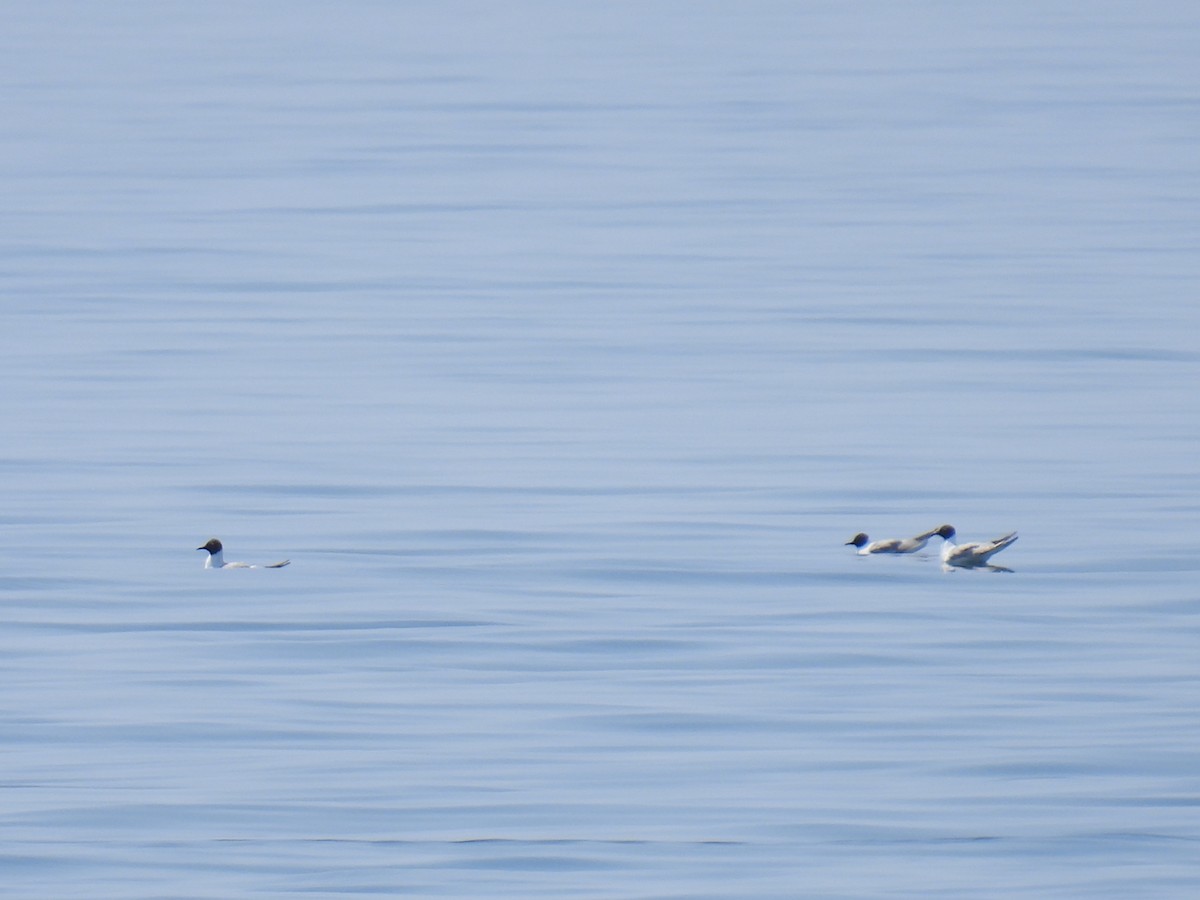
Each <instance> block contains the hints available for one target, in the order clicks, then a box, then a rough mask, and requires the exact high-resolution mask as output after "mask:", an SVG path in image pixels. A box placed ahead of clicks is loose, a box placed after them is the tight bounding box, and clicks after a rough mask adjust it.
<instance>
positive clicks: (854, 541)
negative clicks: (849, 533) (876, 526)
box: [842, 531, 867, 547]
mask: <svg viewBox="0 0 1200 900" xmlns="http://www.w3.org/2000/svg"><path fill="white" fill-rule="evenodd" d="M866 542H867V536H866V535H865V534H863V533H862V532H861V531H860V532H859V533H858V534H856V535H855V536H854V537H852V538H850V540H848V541H846V543H845V544H843V545H842V546H843V547H861V546H862V545H863V544H865V543H866Z"/></svg>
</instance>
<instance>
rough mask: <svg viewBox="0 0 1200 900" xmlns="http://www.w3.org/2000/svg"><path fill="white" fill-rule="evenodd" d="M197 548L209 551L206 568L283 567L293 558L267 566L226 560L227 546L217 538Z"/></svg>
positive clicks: (205, 562) (205, 563) (205, 561)
mask: <svg viewBox="0 0 1200 900" xmlns="http://www.w3.org/2000/svg"><path fill="white" fill-rule="evenodd" d="M196 549H197V550H207V551H208V558H207V559H205V560H204V568H206V569H282V568H283V567H284V566H286V565H288V564H290V562H291V560H288V559H285V560H284V561H283V562H277V563H270V564H269V565H265V566H252V565H251V564H250V563H244V562H225V548H224V547H222V546H221V542H220V541H218V540H217V539H216V538H212V539H211V540H209V542H208V543H206V544H205V545H204V546H203V547H197V548H196Z"/></svg>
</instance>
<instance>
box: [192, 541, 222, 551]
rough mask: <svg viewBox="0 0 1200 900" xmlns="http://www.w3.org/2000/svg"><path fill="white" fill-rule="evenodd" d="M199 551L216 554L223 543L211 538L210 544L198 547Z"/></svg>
mask: <svg viewBox="0 0 1200 900" xmlns="http://www.w3.org/2000/svg"><path fill="white" fill-rule="evenodd" d="M196 549H197V550H207V551H208V552H209V553H216V552H218V551H219V550H220V549H221V542H220V541H218V540H217V539H216V538H209V539H208V543H207V544H205V545H204V546H203V547H197V548H196Z"/></svg>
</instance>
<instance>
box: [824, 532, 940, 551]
mask: <svg viewBox="0 0 1200 900" xmlns="http://www.w3.org/2000/svg"><path fill="white" fill-rule="evenodd" d="M937 533H938V530H937V529H936V528H935V529H933V531H923V532H921V533H920V534H918V535H917V536H916V537H910V538H888V539H887V540H883V541H871V543H867V541H869V540H870V538H868V537H867V536H866V535H865V534H863V533H862V532H861V531H860V532H859V533H858V534H856V535H855V536H854V537H852V538H850V540H848V541H846V544H845V546H847V547H857V548H858V555H859V556H870V555H871V554H872V553H916V552H917V551H918V550H920V549H922V548H923V547H924V546H925V544H926V543H927V542H928V541H929V539H930V538H931V537H933V536H934V535H935V534H937Z"/></svg>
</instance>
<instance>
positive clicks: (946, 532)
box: [934, 525, 955, 540]
mask: <svg viewBox="0 0 1200 900" xmlns="http://www.w3.org/2000/svg"><path fill="white" fill-rule="evenodd" d="M934 534H940V535H941V536H942V537H944V538H945V539H946V540H950V538H952V537H954V534H955V531H954V526H953V525H942V526H940V527H939V528H938V530H937V531H935V532H934Z"/></svg>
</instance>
